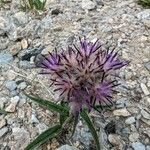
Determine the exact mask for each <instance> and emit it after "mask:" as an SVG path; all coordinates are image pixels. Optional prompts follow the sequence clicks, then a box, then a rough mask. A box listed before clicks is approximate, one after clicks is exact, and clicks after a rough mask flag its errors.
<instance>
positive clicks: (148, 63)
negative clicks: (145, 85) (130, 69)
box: [144, 61, 150, 71]
mask: <svg viewBox="0 0 150 150" xmlns="http://www.w3.org/2000/svg"><path fill="white" fill-rule="evenodd" d="M144 65H145V67H146V69H147V70H148V71H150V61H148V62H146V63H144Z"/></svg>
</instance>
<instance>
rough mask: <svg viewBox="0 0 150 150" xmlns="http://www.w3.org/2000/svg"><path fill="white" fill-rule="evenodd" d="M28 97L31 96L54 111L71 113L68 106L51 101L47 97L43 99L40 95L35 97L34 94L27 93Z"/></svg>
mask: <svg viewBox="0 0 150 150" xmlns="http://www.w3.org/2000/svg"><path fill="white" fill-rule="evenodd" d="M25 95H26V96H27V97H29V98H30V99H31V100H33V101H35V102H37V103H38V104H40V105H41V106H45V107H46V108H47V109H49V110H53V111H56V112H58V113H62V112H63V113H65V114H66V115H68V114H69V111H68V109H67V108H66V107H63V106H61V105H59V104H55V103H53V102H50V101H47V100H45V99H42V98H40V97H33V96H30V95H28V94H25Z"/></svg>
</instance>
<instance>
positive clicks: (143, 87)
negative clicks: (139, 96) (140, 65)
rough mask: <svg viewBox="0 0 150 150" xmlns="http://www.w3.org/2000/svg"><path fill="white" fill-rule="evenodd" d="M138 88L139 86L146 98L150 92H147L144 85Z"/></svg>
mask: <svg viewBox="0 0 150 150" xmlns="http://www.w3.org/2000/svg"><path fill="white" fill-rule="evenodd" d="M140 86H141V89H142V91H143V93H144V94H145V95H146V96H147V95H149V94H150V92H149V90H148V88H147V86H146V85H145V84H144V83H141V84H140Z"/></svg>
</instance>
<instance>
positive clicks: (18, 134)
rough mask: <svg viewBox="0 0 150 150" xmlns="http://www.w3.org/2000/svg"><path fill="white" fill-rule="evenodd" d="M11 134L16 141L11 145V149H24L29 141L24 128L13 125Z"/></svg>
mask: <svg viewBox="0 0 150 150" xmlns="http://www.w3.org/2000/svg"><path fill="white" fill-rule="evenodd" d="M12 136H13V137H14V140H15V141H16V143H15V144H13V145H12V146H11V148H12V150H17V149H24V148H25V147H26V146H27V144H28V143H29V142H30V134H29V132H28V131H27V130H26V129H24V128H19V127H15V128H13V129H12Z"/></svg>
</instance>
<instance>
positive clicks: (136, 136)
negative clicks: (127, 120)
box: [129, 132, 139, 142]
mask: <svg viewBox="0 0 150 150" xmlns="http://www.w3.org/2000/svg"><path fill="white" fill-rule="evenodd" d="M138 139H139V133H137V132H133V133H131V134H130V136H129V140H130V141H131V142H136V141H138Z"/></svg>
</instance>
